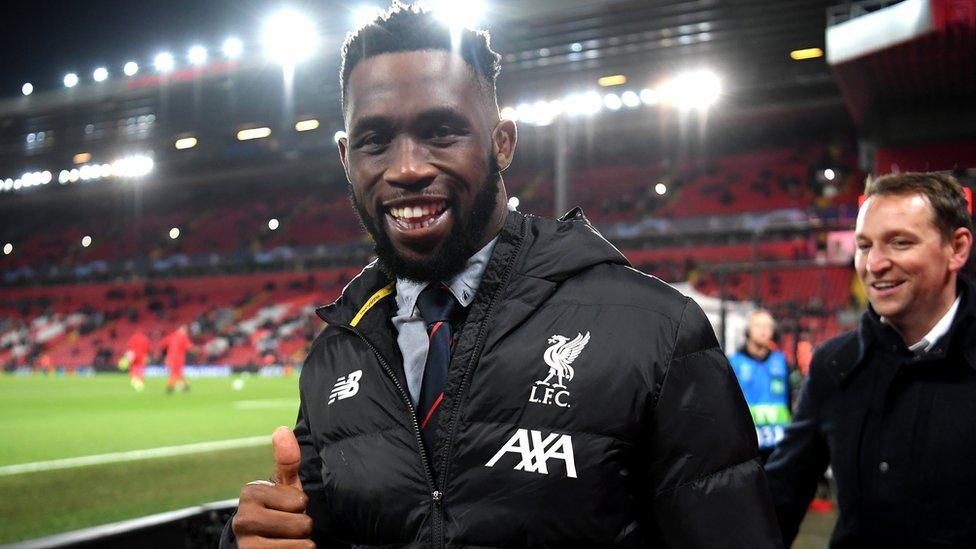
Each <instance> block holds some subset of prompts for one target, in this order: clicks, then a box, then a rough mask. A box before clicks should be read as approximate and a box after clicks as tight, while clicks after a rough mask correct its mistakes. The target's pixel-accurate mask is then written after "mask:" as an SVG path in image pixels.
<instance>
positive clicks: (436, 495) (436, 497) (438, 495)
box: [430, 490, 444, 502]
mask: <svg viewBox="0 0 976 549" xmlns="http://www.w3.org/2000/svg"><path fill="white" fill-rule="evenodd" d="M430 496H431V497H432V498H434V501H435V502H438V501H440V500H441V498H442V497H444V494H442V493H441V491H440V490H434V493H432V494H431V495H430Z"/></svg>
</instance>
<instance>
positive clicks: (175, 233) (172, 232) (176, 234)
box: [169, 227, 180, 240]
mask: <svg viewBox="0 0 976 549" xmlns="http://www.w3.org/2000/svg"><path fill="white" fill-rule="evenodd" d="M169 237H170V239H171V240H176V239H177V238H179V237H180V230H179V228H177V227H173V228H172V229H170V230H169Z"/></svg>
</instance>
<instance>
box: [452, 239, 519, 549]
mask: <svg viewBox="0 0 976 549" xmlns="http://www.w3.org/2000/svg"><path fill="white" fill-rule="evenodd" d="M524 230H525V221H524V220H523V221H522V225H521V226H520V227H519V232H520V233H522V232H523V231H524ZM524 240H525V238H524V235H523V238H520V239H519V241H518V244H516V246H515V249H514V250H513V251H512V256H511V260H510V261H509V263H508V264H507V265H505V271H504V272H503V273H502V277H501V281H502V286H501V287H499V291H498V292H496V293H495V294H494V295H493V296H492V297H491V302H490V303H488V309H487V310H486V311H485V317H484V319H482V321H481V326H480V327H479V329H478V336H477V338H476V339H475V346H474V349H472V351H473V353H472V356H471V360H469V361H468V364H467V367H466V368H465V369H464V374H463V375H462V377H461V384H460V385H458V392H457V399H455V401H454V406H453V408H452V409H451V414H450V416H449V421H450V425H449V427H448V431H447V449H446V450H445V452H444V460H443V461H442V463H441V465H442V466H441V478H447V475H448V474H449V471H448V468H449V467H450V465H449V463H448V459H447V458H448V456H450V454H451V449H452V448H453V447H454V435H455V431H456V430H457V417H458V415H459V414H458V410H459V409H460V407H461V398H462V395H464V391H465V387H466V386H467V384H468V374H469V373H470V372H471V369H472V368H473V367H474V365H475V363H477V362H478V358H479V357H480V356H481V350H482V346H483V345H484V340H485V333H486V332H487V330H488V321H489V320H491V315H492V312H493V311H494V309H495V301H496V300H497V299H498V296H499V295H500V294H501V292H502V290H504V287H505V286H504V285H505V284H507V282H508V277H509V274H511V272H512V269H514V268H515V262H516V261H518V257H519V253H520V252H521V251H522V243H523V242H524ZM441 541H443V540H441ZM438 547H443V544H440V545H438Z"/></svg>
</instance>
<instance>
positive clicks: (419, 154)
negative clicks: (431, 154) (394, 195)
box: [383, 137, 437, 187]
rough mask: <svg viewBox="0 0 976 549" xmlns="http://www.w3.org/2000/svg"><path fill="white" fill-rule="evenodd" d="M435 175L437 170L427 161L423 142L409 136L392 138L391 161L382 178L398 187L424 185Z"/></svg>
mask: <svg viewBox="0 0 976 549" xmlns="http://www.w3.org/2000/svg"><path fill="white" fill-rule="evenodd" d="M436 175H437V170H436V169H435V168H434V166H432V165H431V163H430V162H429V159H428V155H427V150H426V148H425V147H424V146H423V144H421V143H418V142H417V141H416V140H414V139H411V138H409V137H401V138H400V139H396V140H394V142H393V154H392V155H391V163H390V165H389V166H388V167H387V169H386V171H385V172H384V173H383V178H384V179H385V180H386V181H387V182H388V183H389V184H391V185H396V186H400V187H425V186H427V185H429V184H430V183H431V182H432V181H433V180H434V177H436Z"/></svg>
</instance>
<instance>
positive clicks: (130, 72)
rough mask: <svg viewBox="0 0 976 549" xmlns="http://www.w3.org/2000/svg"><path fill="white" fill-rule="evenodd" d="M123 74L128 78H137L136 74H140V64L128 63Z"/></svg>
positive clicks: (124, 66) (123, 69) (123, 67)
mask: <svg viewBox="0 0 976 549" xmlns="http://www.w3.org/2000/svg"><path fill="white" fill-rule="evenodd" d="M122 72H123V73H125V75H126V76H135V75H136V73H138V72H139V63H136V62H135V61H128V62H126V64H125V65H123V66H122Z"/></svg>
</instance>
